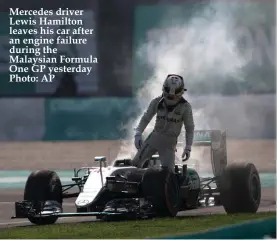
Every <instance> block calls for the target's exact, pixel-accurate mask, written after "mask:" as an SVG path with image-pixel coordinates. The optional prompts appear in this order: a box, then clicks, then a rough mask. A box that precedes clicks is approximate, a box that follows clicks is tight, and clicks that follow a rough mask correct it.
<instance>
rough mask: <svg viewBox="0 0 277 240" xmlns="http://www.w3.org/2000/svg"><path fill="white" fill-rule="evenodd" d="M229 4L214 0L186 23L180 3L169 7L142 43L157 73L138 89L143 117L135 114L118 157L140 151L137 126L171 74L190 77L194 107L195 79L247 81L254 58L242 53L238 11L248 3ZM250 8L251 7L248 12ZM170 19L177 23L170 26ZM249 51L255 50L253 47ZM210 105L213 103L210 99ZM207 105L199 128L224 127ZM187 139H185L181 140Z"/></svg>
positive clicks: (141, 53)
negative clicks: (136, 144)
mask: <svg viewBox="0 0 277 240" xmlns="http://www.w3.org/2000/svg"><path fill="white" fill-rule="evenodd" d="M224 3H225V1H224ZM224 3H222V1H213V2H212V3H210V4H207V6H206V7H205V8H204V9H202V10H201V11H199V12H195V13H194V15H193V17H192V18H191V19H190V20H189V21H187V22H180V21H181V20H180V19H183V17H182V16H181V14H183V13H182V11H178V8H174V9H175V10H173V11H169V12H168V13H167V14H166V16H164V18H163V19H164V23H160V26H161V28H160V29H152V30H151V31H149V32H148V39H147V42H145V43H144V44H142V45H141V47H140V48H139V50H138V51H137V55H138V57H139V58H140V60H141V61H143V62H144V63H145V65H147V66H148V67H150V68H151V69H152V72H153V75H152V76H151V77H150V78H149V79H147V80H146V81H145V83H144V85H143V87H142V88H140V89H139V91H138V92H137V102H138V117H137V118H136V119H130V121H129V122H128V124H127V125H126V128H127V129H128V130H129V131H128V135H127V139H131V142H130V141H126V142H125V143H124V144H122V147H121V149H120V151H119V154H118V157H119V156H122V154H123V155H124V154H125V153H128V154H130V151H131V152H132V153H135V152H136V149H135V148H134V144H133V138H134V128H135V127H136V126H137V124H138V121H139V120H140V118H141V116H142V114H143V112H144V111H145V110H146V108H147V106H148V104H149V103H150V101H151V99H153V98H154V97H157V96H159V95H161V93H162V84H163V81H164V79H165V77H166V76H167V75H168V74H169V73H175V74H180V75H182V76H183V77H184V79H185V82H186V85H187V88H188V93H185V95H184V97H185V98H186V99H188V101H189V102H191V103H192V106H193V105H194V103H195V102H196V101H197V99H193V98H191V97H190V96H189V89H190V88H191V87H192V86H193V85H194V84H199V83H201V82H203V83H205V79H213V81H211V82H209V83H208V84H207V83H206V84H204V86H207V85H208V86H209V87H210V88H212V89H216V88H217V87H218V86H219V85H220V84H222V81H223V80H222V79H225V77H226V76H231V77H233V78H234V79H236V80H237V81H243V80H244V76H243V72H242V71H241V69H242V68H243V67H244V66H245V65H246V64H247V63H248V62H249V61H250V60H247V59H246V58H245V57H244V56H242V55H241V54H240V53H239V51H238V48H237V39H236V37H237V32H235V30H234V28H235V27H236V26H235V25H236V22H235V21H236V18H235V14H236V13H237V11H238V10H240V9H241V7H242V6H241V3H239V4H226V3H225V4H224ZM188 7H189V6H188ZM247 10H248V9H247V8H245V11H247ZM240 11H241V10H240ZM168 21H170V22H171V24H170V25H169V24H168ZM248 50H249V51H250V52H251V51H252V49H248ZM194 101H195V102H194ZM209 104H213V103H211V102H209ZM203 108H204V107H202V108H200V109H196V108H194V109H193V112H194V120H195V125H196V128H197V129H210V128H220V125H219V123H218V122H217V118H216V116H213V113H212V112H210V113H209V112H207V111H205V112H204V109H203ZM153 123H154V119H153V120H152V122H151V123H150V124H149V126H148V127H147V129H146V131H145V133H144V136H146V135H147V133H149V131H151V130H152V129H153ZM148 130H149V131H148ZM182 139H183V136H182ZM182 139H180V138H179V140H182ZM195 154H197V158H198V156H199V155H201V156H202V155H203V153H202V151H201V153H199V152H196V153H195ZM179 155H181V152H180V151H178V156H179ZM200 159H201V158H200Z"/></svg>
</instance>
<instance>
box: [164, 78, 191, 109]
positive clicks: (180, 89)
mask: <svg viewBox="0 0 277 240" xmlns="http://www.w3.org/2000/svg"><path fill="white" fill-rule="evenodd" d="M185 91H187V89H186V88H185V83H184V79H183V77H182V76H180V75H177V74H169V75H167V77H166V79H165V81H164V84H163V97H164V100H165V102H166V104H167V105H175V104H177V103H178V102H179V100H180V99H181V98H182V96H183V94H184V92H185Z"/></svg>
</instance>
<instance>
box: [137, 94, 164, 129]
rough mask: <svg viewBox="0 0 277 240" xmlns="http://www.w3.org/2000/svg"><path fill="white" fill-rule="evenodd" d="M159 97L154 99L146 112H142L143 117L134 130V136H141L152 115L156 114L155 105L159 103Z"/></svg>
mask: <svg viewBox="0 0 277 240" xmlns="http://www.w3.org/2000/svg"><path fill="white" fill-rule="evenodd" d="M159 100H160V97H158V98H154V99H153V100H152V101H151V102H150V104H149V106H148V108H147V110H146V111H145V112H144V114H143V116H142V117H141V119H140V122H139V124H138V126H137V128H136V129H135V130H136V134H142V133H143V131H144V129H145V128H146V127H147V125H148V124H149V122H150V121H151V120H152V118H153V117H154V115H155V114H156V113H157V105H158V103H159Z"/></svg>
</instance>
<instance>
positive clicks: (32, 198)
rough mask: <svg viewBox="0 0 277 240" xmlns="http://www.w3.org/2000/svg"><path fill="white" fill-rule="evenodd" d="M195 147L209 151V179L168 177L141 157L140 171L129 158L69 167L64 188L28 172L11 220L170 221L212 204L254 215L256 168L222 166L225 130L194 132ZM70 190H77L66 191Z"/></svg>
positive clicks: (179, 168)
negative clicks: (69, 208)
mask: <svg viewBox="0 0 277 240" xmlns="http://www.w3.org/2000/svg"><path fill="white" fill-rule="evenodd" d="M198 146H208V147H209V148H210V153H211V155H210V156H211V159H210V160H211V165H212V169H213V174H214V176H213V177H208V178H203V177H201V176H199V174H198V173H197V171H196V170H195V169H194V168H190V167H188V166H187V165H176V166H175V173H171V172H169V171H168V170H167V169H163V168H161V166H160V164H159V156H158V155H154V156H152V158H151V159H147V161H146V163H145V166H144V168H142V169H138V168H136V167H134V166H132V164H131V159H117V160H115V161H114V162H113V163H112V164H111V165H110V166H107V164H106V158H105V157H95V161H96V162H99V164H100V166H99V167H90V168H80V169H78V170H76V169H74V177H73V178H72V181H73V183H72V184H67V185H62V184H61V181H60V178H59V176H58V175H57V174H56V172H54V171H49V170H39V171H36V172H33V173H31V174H30V176H29V177H28V179H27V182H26V186H25V190H24V200H23V201H20V202H16V203H15V216H14V217H12V218H28V219H29V220H30V221H31V222H32V223H34V224H53V223H55V222H56V220H57V219H58V218H60V217H69V216H96V217H97V218H98V219H102V220H118V219H141V218H150V217H174V216H176V215H177V213H178V212H179V211H185V210H188V209H195V208H203V207H210V206H215V205H223V207H224V209H225V211H226V212H227V213H238V212H252V213H255V212H256V211H257V210H258V207H259V204H260V198H261V184H260V178H259V174H258V172H257V169H256V167H255V166H254V165H253V164H252V163H245V164H241V163H240V164H231V165H227V151H226V133H225V132H221V131H219V130H210V131H196V132H195V141H194V145H193V148H197V147H198ZM193 151H195V150H193ZM82 172H83V173H84V174H83V175H82V174H81V173H82ZM212 185H214V187H213V186H212ZM73 187H78V192H75V193H68V192H67V191H68V190H69V189H72V188H73ZM72 197H76V201H75V205H76V212H75V213H64V212H63V207H62V203H63V199H64V198H72Z"/></svg>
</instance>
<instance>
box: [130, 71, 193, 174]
mask: <svg viewBox="0 0 277 240" xmlns="http://www.w3.org/2000/svg"><path fill="white" fill-rule="evenodd" d="M185 91H187V89H186V88H185V84H184V80H183V77H181V76H179V75H177V74H169V75H168V76H167V77H166V79H165V81H164V84H163V94H162V96H159V97H156V98H154V99H152V101H151V102H150V105H149V107H148V109H147V111H146V112H145V113H144V115H143V116H142V118H141V120H140V122H139V124H138V126H137V128H136V129H135V130H136V132H135V146H136V148H137V149H138V152H137V154H136V155H135V157H134V159H133V161H132V162H133V165H134V166H136V167H139V168H142V167H143V164H144V162H145V161H146V160H147V159H149V158H150V157H151V156H152V155H153V154H155V153H156V152H158V154H159V157H160V161H161V165H162V167H167V168H168V169H169V170H171V171H174V166H175V151H176V145H177V139H178V137H179V135H180V132H181V130H182V126H183V124H184V126H185V130H186V139H185V140H186V145H185V146H184V151H183V154H182V158H183V161H186V160H188V159H189V157H190V152H191V145H192V143H193V134H194V121H193V114H192V109H191V105H190V104H189V102H188V101H187V100H185V99H184V98H183V97H182V95H183V93H184V92H185ZM155 114H157V115H156V123H155V126H154V130H153V131H152V133H151V134H150V135H149V136H148V138H147V139H146V140H145V141H144V142H143V141H142V133H143V131H144V130H145V128H146V127H147V125H148V124H149V122H150V121H151V120H152V118H153V117H154V115H155Z"/></svg>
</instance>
